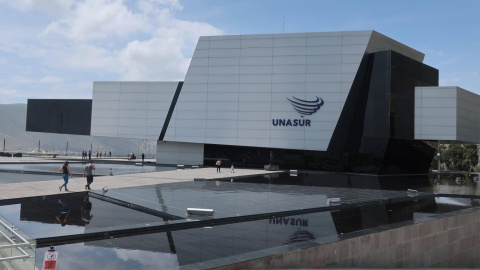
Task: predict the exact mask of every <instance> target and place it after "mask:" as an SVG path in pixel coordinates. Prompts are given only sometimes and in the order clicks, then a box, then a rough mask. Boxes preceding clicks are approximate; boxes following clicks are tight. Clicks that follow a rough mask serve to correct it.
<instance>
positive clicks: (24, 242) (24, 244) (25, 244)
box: [0, 220, 32, 262]
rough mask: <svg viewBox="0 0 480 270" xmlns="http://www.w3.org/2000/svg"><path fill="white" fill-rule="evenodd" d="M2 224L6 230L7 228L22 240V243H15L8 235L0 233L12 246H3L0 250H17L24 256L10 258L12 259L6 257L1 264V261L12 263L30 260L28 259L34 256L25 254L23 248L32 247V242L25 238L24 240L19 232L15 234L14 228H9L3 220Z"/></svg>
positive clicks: (0, 259) (1, 259)
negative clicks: (12, 261)
mask: <svg viewBox="0 0 480 270" xmlns="http://www.w3.org/2000/svg"><path fill="white" fill-rule="evenodd" d="M0 224H1V225H3V227H4V228H6V229H7V230H8V231H9V232H11V233H12V234H13V235H15V236H16V237H17V238H18V239H20V240H21V242H22V243H15V241H13V240H12V239H11V238H10V237H9V236H8V235H7V234H5V233H4V232H3V231H0V234H1V235H2V236H3V237H4V238H5V239H6V240H7V241H8V242H10V245H1V246H0V249H4V248H16V249H17V250H18V251H19V252H20V253H21V254H23V255H20V256H10V257H4V258H0V262H1V261H11V260H17V259H24V260H25V259H28V258H31V257H32V256H30V255H29V254H28V253H27V252H25V250H23V248H22V247H30V246H31V245H30V242H28V241H27V240H26V239H25V238H23V237H22V236H21V235H20V234H18V233H17V232H15V231H14V230H13V229H12V228H10V226H8V224H6V223H5V222H3V221H2V220H0Z"/></svg>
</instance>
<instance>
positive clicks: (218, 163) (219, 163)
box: [215, 159, 222, 173]
mask: <svg viewBox="0 0 480 270" xmlns="http://www.w3.org/2000/svg"><path fill="white" fill-rule="evenodd" d="M215 166H217V173H219V172H220V166H222V161H221V160H220V159H219V160H217V162H215Z"/></svg>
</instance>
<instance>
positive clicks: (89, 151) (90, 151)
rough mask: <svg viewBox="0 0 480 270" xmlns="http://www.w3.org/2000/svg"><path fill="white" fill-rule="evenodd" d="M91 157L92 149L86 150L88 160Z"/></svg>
mask: <svg viewBox="0 0 480 270" xmlns="http://www.w3.org/2000/svg"><path fill="white" fill-rule="evenodd" d="M91 159H92V150H88V160H91Z"/></svg>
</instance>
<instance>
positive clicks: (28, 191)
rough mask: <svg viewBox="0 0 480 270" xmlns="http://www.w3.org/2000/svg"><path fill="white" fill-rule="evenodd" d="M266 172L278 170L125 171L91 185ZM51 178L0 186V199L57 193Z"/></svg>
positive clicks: (80, 184) (78, 181)
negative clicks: (231, 171)
mask: <svg viewBox="0 0 480 270" xmlns="http://www.w3.org/2000/svg"><path fill="white" fill-rule="evenodd" d="M268 173H278V171H269V172H267V171H264V170H258V169H235V173H230V169H229V168H224V169H223V172H222V173H217V172H216V168H198V169H185V170H172V171H162V172H150V173H139V174H125V175H116V176H98V177H95V178H94V180H93V184H92V186H91V187H92V188H93V189H96V190H99V189H101V188H102V187H104V186H106V187H108V188H109V189H112V188H124V187H134V186H147V185H156V184H163V183H173V182H181V181H193V179H194V178H205V179H208V180H212V179H219V178H234V177H240V176H249V175H263V174H268ZM52 178H56V179H55V180H49V181H48V180H47V181H38V182H23V183H11V184H1V185H0V190H1V192H0V200H3V199H13V198H22V197H32V196H43V195H52V194H58V193H65V191H62V192H60V191H59V190H58V187H59V186H60V185H62V184H63V179H62V176H61V174H59V175H58V177H55V176H52ZM85 184H86V179H85V178H79V177H73V178H70V180H69V182H68V189H69V190H70V191H69V192H80V191H84V190H85Z"/></svg>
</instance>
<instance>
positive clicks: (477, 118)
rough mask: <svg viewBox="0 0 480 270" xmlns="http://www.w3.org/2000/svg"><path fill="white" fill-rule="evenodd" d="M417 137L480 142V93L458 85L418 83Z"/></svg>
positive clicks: (416, 103) (416, 97)
mask: <svg viewBox="0 0 480 270" xmlns="http://www.w3.org/2000/svg"><path fill="white" fill-rule="evenodd" d="M415 139H416V140H438V141H456V142H466V143H478V142H479V141H480V96H479V95H477V94H474V93H472V92H469V91H467V90H465V89H462V88H459V87H455V86H442V87H416V88H415Z"/></svg>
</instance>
